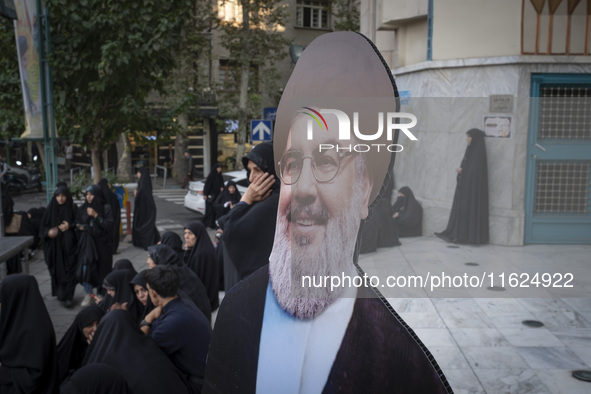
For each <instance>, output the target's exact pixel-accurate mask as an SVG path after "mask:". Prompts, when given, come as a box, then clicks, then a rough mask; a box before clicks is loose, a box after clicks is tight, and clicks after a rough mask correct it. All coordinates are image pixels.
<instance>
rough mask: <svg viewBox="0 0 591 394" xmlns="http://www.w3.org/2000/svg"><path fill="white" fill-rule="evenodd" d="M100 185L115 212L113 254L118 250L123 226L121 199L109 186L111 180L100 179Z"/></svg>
mask: <svg viewBox="0 0 591 394" xmlns="http://www.w3.org/2000/svg"><path fill="white" fill-rule="evenodd" d="M98 185H99V186H100V187H101V189H102V190H103V195H104V196H105V201H106V202H107V203H108V204H109V205H110V206H111V212H113V245H112V246H113V254H115V253H116V252H117V249H118V248H119V240H120V238H121V237H120V231H119V229H120V227H121V206H120V205H119V199H118V198H117V195H116V194H115V193H113V191H112V190H111V189H110V188H109V181H108V180H107V179H106V178H103V179H101V180H100V181H99V183H98Z"/></svg>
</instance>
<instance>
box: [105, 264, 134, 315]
mask: <svg viewBox="0 0 591 394" xmlns="http://www.w3.org/2000/svg"><path fill="white" fill-rule="evenodd" d="M136 275H137V272H135V271H130V270H117V271H113V272H111V273H110V274H109V275H107V276H106V277H105V280H104V282H103V288H113V289H114V290H115V296H114V297H110V296H107V297H106V298H105V300H104V301H103V303H102V305H101V308H102V309H103V310H104V311H108V310H109V309H110V308H111V307H112V306H113V305H114V304H116V303H118V304H119V305H121V306H123V304H127V311H128V312H129V314H130V315H131V316H132V317H133V319H134V320H137V319H138V317H139V316H141V313H142V312H143V308H142V309H140V308H139V306H138V305H137V304H136V303H134V302H133V300H134V299H135V298H136V297H135V294H134V292H133V290H131V289H130V287H129V283H130V282H131V281H132V279H133V278H134V277H135V276H136Z"/></svg>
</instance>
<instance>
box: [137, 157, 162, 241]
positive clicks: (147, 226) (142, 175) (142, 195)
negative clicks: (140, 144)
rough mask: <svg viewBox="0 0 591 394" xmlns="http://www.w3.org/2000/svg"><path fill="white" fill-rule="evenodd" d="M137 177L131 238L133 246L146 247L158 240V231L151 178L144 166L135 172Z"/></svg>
mask: <svg viewBox="0 0 591 394" xmlns="http://www.w3.org/2000/svg"><path fill="white" fill-rule="evenodd" d="M137 176H138V178H139V180H138V183H137V189H136V191H135V192H134V193H135V201H134V203H133V204H134V208H133V227H132V230H131V231H132V235H131V239H132V241H133V245H134V246H138V247H140V248H142V249H146V250H147V249H148V246H152V245H156V244H157V243H158V241H160V233H158V229H157V228H156V203H154V196H153V195H152V180H151V179H150V172H149V171H148V169H147V168H146V167H143V168H140V169H139V170H138V172H137Z"/></svg>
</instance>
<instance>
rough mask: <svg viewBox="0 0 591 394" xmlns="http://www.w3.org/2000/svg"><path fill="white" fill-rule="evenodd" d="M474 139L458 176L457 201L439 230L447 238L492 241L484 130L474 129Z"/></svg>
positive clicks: (471, 241)
mask: <svg viewBox="0 0 591 394" xmlns="http://www.w3.org/2000/svg"><path fill="white" fill-rule="evenodd" d="M466 134H468V135H469V136H470V137H471V138H472V141H471V142H470V144H469V145H468V147H467V148H466V153H465V154H464V158H463V160H462V164H461V169H462V171H461V172H460V173H459V174H458V176H457V185H456V191H455V194H454V201H453V204H452V207H451V213H450V214H449V221H448V223H447V228H446V229H445V230H444V231H443V232H441V233H435V235H437V236H438V237H440V238H441V239H443V240H445V241H447V242H458V243H468V244H484V243H488V235H489V234H488V167H487V161H486V146H485V143H484V133H483V132H482V131H480V130H478V129H471V130H469V131H468V132H467V133H466Z"/></svg>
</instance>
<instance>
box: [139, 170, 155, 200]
mask: <svg viewBox="0 0 591 394" xmlns="http://www.w3.org/2000/svg"><path fill="white" fill-rule="evenodd" d="M138 172H139V173H140V179H139V180H138V182H137V194H138V195H139V194H140V192H141V193H147V194H149V195H152V178H151V177H150V170H148V168H147V167H142V168H140V169H139V171H138Z"/></svg>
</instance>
